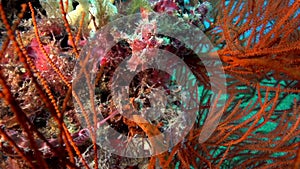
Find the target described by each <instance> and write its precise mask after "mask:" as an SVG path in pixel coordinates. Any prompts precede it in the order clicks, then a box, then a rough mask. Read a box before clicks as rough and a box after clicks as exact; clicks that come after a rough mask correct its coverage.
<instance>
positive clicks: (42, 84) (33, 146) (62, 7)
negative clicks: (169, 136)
mask: <svg viewBox="0 0 300 169" xmlns="http://www.w3.org/2000/svg"><path fill="white" fill-rule="evenodd" d="M9 4H13V5H12V7H13V9H12V10H9V8H8V6H9ZM151 12H157V13H159V14H161V15H168V16H170V17H174V18H176V19H177V20H178V23H179V22H184V23H185V24H183V25H180V24H170V23H168V20H161V18H159V17H156V15H151ZM134 13H139V14H140V16H141V20H140V22H135V20H134V19H132V20H130V19H128V20H127V22H125V23H123V25H113V26H108V28H109V32H110V34H109V36H106V37H103V35H106V34H101V33H100V34H97V32H100V31H101V30H102V29H107V28H104V26H105V25H107V24H108V25H109V22H110V21H114V20H115V19H120V18H122V17H123V16H124V15H130V14H134ZM0 16H1V22H0V45H1V46H0V47H1V51H0V136H1V137H0V159H1V160H0V161H1V162H0V168H9V169H10V168H11V169H18V168H22V169H26V168H53V169H58V168H101V169H102V168H103V169H105V168H284V167H285V168H294V169H298V168H300V138H299V135H300V125H299V124H300V117H299V116H300V113H299V112H300V95H299V92H300V89H299V88H300V84H299V80H300V71H299V70H300V67H299V65H300V64H299V63H300V59H299V56H300V48H299V46H300V36H299V33H300V27H299V25H300V2H299V1H297V0H288V1H275V0H249V1H243V0H231V1H229V0H210V1H186V0H184V1H181V0H149V1H144V0H132V1H121V0H119V1H117V0H116V1H108V0H90V1H85V0H77V1H74V0H65V1H63V0H58V1H42V0H40V1H34V2H31V3H30V2H28V1H21V2H20V3H18V4H17V3H16V1H14V0H11V1H8V2H6V1H0ZM131 23H134V24H132V25H133V26H132V25H130V24H131ZM128 25H130V26H131V27H130V28H131V29H130V30H128V29H127V28H128V27H129V26H128ZM170 25H172V26H173V29H171V28H170ZM195 28H196V29H197V30H199V31H200V30H201V31H203V32H204V33H205V35H206V36H207V37H208V38H209V39H210V41H211V42H212V43H213V45H214V48H213V49H209V50H211V51H212V52H210V53H209V54H210V55H209V56H207V57H206V59H210V61H211V60H214V59H215V58H220V59H221V61H222V63H221V64H216V63H215V62H209V63H211V64H207V63H206V64H204V63H203V62H202V61H203V59H204V58H201V57H198V56H197V53H198V52H199V51H196V50H193V49H191V48H190V47H189V45H190V44H185V43H184V42H182V41H179V39H177V38H176V37H171V36H168V35H164V34H159V33H158V32H159V31H162V32H163V31H167V30H174V32H173V33H174V34H176V35H178V37H179V36H181V35H180V32H182V31H183V30H185V31H188V30H191V29H195ZM118 30H122V31H118ZM183 37H184V36H183ZM184 38H186V39H191V38H193V39H196V40H199V41H200V37H188V36H187V37H184ZM197 38H198V39H197ZM95 40H97V43H96V44H91V42H92V41H93V42H95ZM108 41H114V42H115V44H114V45H113V46H112V47H111V48H110V49H109V50H108V51H107V52H106V53H105V52H103V51H102V50H101V49H102V48H101V47H103V46H105V45H107V44H109V42H108ZM192 45H194V46H195V49H199V50H200V51H201V50H204V49H206V48H207V47H205V46H201V45H199V44H192ZM91 46H92V48H90V47H91ZM153 49H160V50H163V51H166V52H169V53H171V54H173V55H176V56H177V57H178V58H179V59H180V60H181V61H183V62H184V63H185V64H186V65H187V66H188V67H189V69H190V71H191V72H192V73H193V75H194V77H195V79H189V78H188V77H189V75H188V73H187V72H188V71H187V70H184V69H183V68H182V69H181V67H180V65H179V64H178V63H177V62H175V63H174V62H171V61H169V62H168V61H163V63H165V65H164V66H165V67H177V68H178V71H182V72H181V73H182V75H183V76H184V77H180V78H184V79H185V81H186V82H187V83H188V84H189V85H191V86H192V88H190V89H191V90H193V91H200V93H201V94H199V95H193V94H192V93H188V92H187V91H186V89H185V88H184V87H182V86H180V84H179V82H178V79H174V78H173V77H172V76H171V75H170V74H168V73H166V72H164V71H161V70H156V69H144V66H145V65H146V63H147V62H150V61H151V58H154V57H155V56H157V55H159V53H158V52H157V51H155V50H153ZM149 51H150V52H149ZM91 56H92V57H91ZM129 57H131V59H129V60H128V62H127V64H126V66H127V67H128V68H129V72H125V71H124V72H122V73H121V74H118V76H117V77H115V73H116V72H118V71H119V69H118V68H119V67H120V65H122V63H123V61H124V60H126V59H127V58H129ZM91 58H93V59H95V60H97V61H96V62H94V60H92V59H91ZM90 62H92V64H91V65H92V66H90V65H89V64H90ZM76 65H79V66H78V67H76ZM206 66H210V67H217V71H216V72H208V69H207V67H206ZM139 69H142V70H143V71H141V72H139V73H138V74H137V75H136V76H134V78H133V79H132V81H131V82H130V85H129V87H130V88H129V90H128V95H129V96H128V97H129V98H128V100H126V99H124V98H114V97H113V95H114V93H113V92H112V91H114V90H117V91H118V90H120V91H121V89H122V86H115V83H114V82H113V79H114V78H119V79H126V78H129V76H130V72H134V71H136V70H139ZM221 69H222V71H224V72H225V77H223V78H226V84H221V85H226V90H227V92H226V93H225V94H222V95H221V94H220V95H218V94H217V95H216V96H215V97H216V101H215V102H211V100H210V98H211V97H213V96H212V94H211V93H212V91H213V89H214V88H217V87H218V82H215V83H214V82H212V81H211V79H210V77H211V76H212V73H214V76H220V77H221V76H223V74H221V73H220V72H221V71H219V70H221ZM177 73H178V72H177ZM219 73H220V74H219ZM93 76H94V77H93ZM93 78H94V80H92V81H91V79H93ZM193 80H196V81H197V83H195V82H194V81H193ZM82 84H86V88H87V89H86V90H82V91H81V90H77V91H76V89H77V88H78V85H79V86H80V85H82ZM219 85H220V84H219ZM161 90H164V91H165V93H161V92H160V91H161ZM83 96H84V98H86V99H87V101H86V102H85V100H82V99H81V98H82V97H83ZM72 97H73V100H72ZM184 97H188V98H189V99H191V100H193V101H194V100H197V99H200V101H201V102H200V103H201V104H200V105H199V106H198V107H197V111H196V113H195V114H194V115H195V117H196V120H195V121H194V122H193V124H189V125H190V126H191V128H190V130H189V131H187V133H188V134H187V135H186V136H184V138H183V139H182V140H180V142H179V143H178V144H174V145H172V147H171V148H169V149H167V151H164V152H162V153H158V154H155V155H152V156H147V157H144V158H129V157H125V156H121V155H118V154H114V153H112V152H111V151H108V150H107V149H105V145H103V144H100V143H102V142H105V141H106V142H107V140H109V141H110V142H109V144H111V145H115V150H118V149H123V148H124V146H125V147H126V146H127V148H128V149H130V150H132V151H133V150H135V148H136V147H137V146H138V143H135V142H134V138H137V137H144V138H150V139H149V140H150V141H149V145H148V147H147V148H148V149H149V151H152V152H153V151H154V152H155V149H154V148H156V147H159V148H164V147H163V146H162V147H160V146H161V145H163V144H164V143H162V142H160V141H162V140H163V139H160V140H155V139H153V137H154V136H157V135H159V133H163V132H168V131H172V132H173V134H174V137H175V136H176V134H178V133H179V132H180V130H183V129H182V128H183V127H182V126H178V125H177V123H176V121H182V122H185V120H186V121H187V122H189V121H188V120H187V119H186V118H188V116H187V115H186V114H188V112H187V111H186V112H185V111H182V110H179V109H180V107H181V106H183V105H185V104H193V103H194V102H191V103H185V102H184V101H185V100H184ZM160 100H164V101H165V102H161V101H160ZM219 100H224V102H225V104H224V105H221V106H223V107H222V112H221V114H222V116H219V115H218V113H216V114H215V117H214V118H215V119H218V118H220V121H219V122H218V124H217V126H216V129H215V130H214V132H213V133H212V135H210V137H209V138H208V139H207V140H205V141H204V142H201V141H200V142H199V136H200V135H201V132H202V131H203V130H204V129H205V124H206V123H208V124H209V125H211V126H213V123H214V122H213V121H208V122H207V119H210V118H209V112H210V111H211V109H216V108H218V107H219V106H220V105H219V104H218V101H219ZM121 102H125V103H128V104H127V105H126V106H125V107H124V109H123V111H124V112H130V113H128V114H129V116H126V115H124V113H122V112H120V111H119V110H120V109H119V108H118V103H121ZM162 105H163V106H164V113H163V114H159V113H157V112H160V111H161V110H155V109H152V110H153V111H154V112H153V114H142V115H141V116H137V115H136V114H135V112H134V111H133V112H132V110H133V109H134V110H145V109H147V108H149V107H161V106H162ZM89 107H91V108H89ZM88 111H91V112H92V113H91V115H90V114H88ZM129 117H131V118H129ZM105 124H108V126H109V127H107V126H105ZM108 128H112V129H114V130H115V131H117V132H118V133H121V134H122V135H123V137H122V138H125V139H126V141H123V140H122V138H115V139H108V137H109V135H113V134H112V133H110V132H109V131H110V130H109V129H108ZM98 136H100V137H98ZM168 141H169V142H170V143H172V141H173V140H168ZM135 145H136V147H135ZM133 152H134V151H133Z"/></svg>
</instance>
